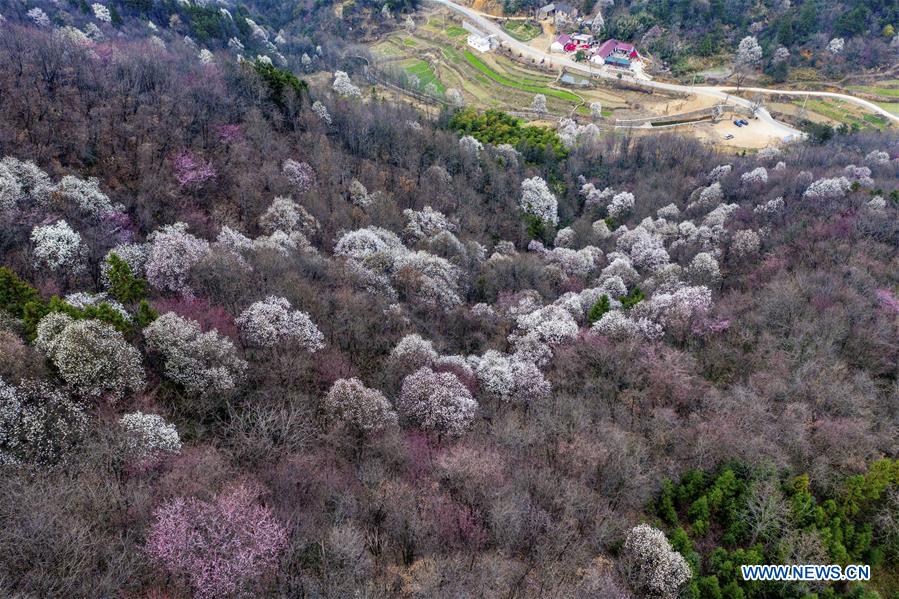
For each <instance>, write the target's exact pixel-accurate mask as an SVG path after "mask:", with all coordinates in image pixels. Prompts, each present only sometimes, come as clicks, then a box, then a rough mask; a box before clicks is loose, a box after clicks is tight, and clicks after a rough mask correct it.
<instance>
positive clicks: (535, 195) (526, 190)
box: [518, 177, 559, 226]
mask: <svg viewBox="0 0 899 599" xmlns="http://www.w3.org/2000/svg"><path fill="white" fill-rule="evenodd" d="M518 205H519V207H521V209H522V211H524V212H525V213H526V214H530V215H531V216H534V217H537V218H539V219H540V220H541V221H543V222H546V223H549V224H551V225H553V226H555V225H557V224H559V214H558V211H559V202H558V201H557V200H556V196H555V195H553V193H552V192H551V191H550V190H549V187H548V186H547V185H546V181H544V180H543V179H542V178H540V177H531V178H530V179H525V180H524V181H522V182H521V197H520V198H519V200H518Z"/></svg>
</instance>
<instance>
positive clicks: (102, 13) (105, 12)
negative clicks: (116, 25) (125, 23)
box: [91, 2, 112, 23]
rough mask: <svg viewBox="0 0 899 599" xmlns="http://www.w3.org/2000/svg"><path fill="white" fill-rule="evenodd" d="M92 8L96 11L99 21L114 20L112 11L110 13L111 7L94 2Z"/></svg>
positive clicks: (95, 16) (108, 21)
mask: <svg viewBox="0 0 899 599" xmlns="http://www.w3.org/2000/svg"><path fill="white" fill-rule="evenodd" d="M91 9H92V10H93V11H94V18H95V19H97V20H98V21H102V22H104V23H111V22H112V13H110V11H109V9H108V8H106V7H105V6H103V5H102V4H99V3H97V2H94V3H93V4H92V5H91Z"/></svg>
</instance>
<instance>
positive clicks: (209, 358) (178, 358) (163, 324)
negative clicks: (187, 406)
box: [144, 312, 247, 396]
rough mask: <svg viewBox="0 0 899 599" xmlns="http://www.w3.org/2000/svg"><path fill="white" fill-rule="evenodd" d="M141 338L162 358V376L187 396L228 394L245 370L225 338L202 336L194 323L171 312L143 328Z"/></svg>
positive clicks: (209, 334)
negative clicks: (189, 394) (177, 386)
mask: <svg viewBox="0 0 899 599" xmlns="http://www.w3.org/2000/svg"><path fill="white" fill-rule="evenodd" d="M144 339H145V340H146V343H147V349H148V350H150V351H155V352H157V353H159V354H161V355H162V356H163V357H164V358H165V364H164V372H165V376H166V377H168V378H169V379H170V380H172V381H174V382H175V383H178V384H180V385H182V386H183V387H184V388H185V390H187V391H188V393H192V394H196V395H201V396H205V395H209V394H212V393H223V392H227V391H231V390H232V389H234V388H235V387H236V386H237V384H238V383H239V382H240V380H241V379H242V378H243V374H244V372H245V371H246V368H247V363H246V362H244V361H243V360H242V359H240V357H238V355H237V350H236V349H235V348H234V344H233V343H231V341H230V340H229V339H228V338H227V337H224V336H222V335H220V334H219V333H218V331H214V330H213V331H208V332H206V333H203V332H202V331H201V330H200V324H199V323H198V322H197V321H195V320H190V319H188V318H182V317H181V316H178V315H177V314H175V313H174V312H168V313H166V314H163V315H162V316H160V317H159V318H157V319H156V320H155V321H153V323H152V324H150V326H148V327H147V328H145V329H144Z"/></svg>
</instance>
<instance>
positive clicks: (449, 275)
mask: <svg viewBox="0 0 899 599" xmlns="http://www.w3.org/2000/svg"><path fill="white" fill-rule="evenodd" d="M459 276H460V272H459V269H458V267H456V266H455V265H453V263H451V262H450V261H449V260H447V259H445V258H441V257H440V256H435V255H434V254H431V253H429V252H424V251H418V252H406V253H402V254H400V255H398V256H397V257H396V259H395V262H394V272H393V279H394V281H395V282H396V283H397V285H398V287H402V289H403V290H404V292H405V293H406V294H407V295H409V296H410V297H414V298H415V299H416V300H418V301H420V302H422V303H424V304H426V305H429V306H435V307H438V308H440V309H442V310H449V309H452V308H454V307H456V306H458V305H459V304H461V303H462V297H461V296H460V295H459Z"/></svg>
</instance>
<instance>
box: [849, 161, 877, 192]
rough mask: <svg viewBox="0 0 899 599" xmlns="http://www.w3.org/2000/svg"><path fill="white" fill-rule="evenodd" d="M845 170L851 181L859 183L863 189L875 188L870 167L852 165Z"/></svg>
mask: <svg viewBox="0 0 899 599" xmlns="http://www.w3.org/2000/svg"><path fill="white" fill-rule="evenodd" d="M843 170H844V171H845V172H846V176H847V177H848V178H849V179H850V180H851V181H855V182H857V183H858V184H859V185H861V186H862V187H874V179H872V178H871V169H870V168H869V167H867V166H855V165H854V164H850V165H849V166H847V167H846V168H845V169H843Z"/></svg>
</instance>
